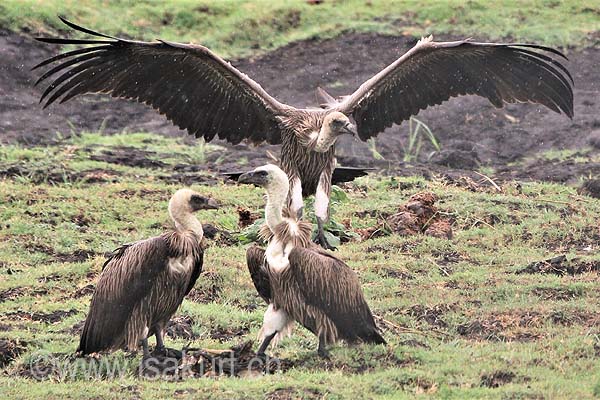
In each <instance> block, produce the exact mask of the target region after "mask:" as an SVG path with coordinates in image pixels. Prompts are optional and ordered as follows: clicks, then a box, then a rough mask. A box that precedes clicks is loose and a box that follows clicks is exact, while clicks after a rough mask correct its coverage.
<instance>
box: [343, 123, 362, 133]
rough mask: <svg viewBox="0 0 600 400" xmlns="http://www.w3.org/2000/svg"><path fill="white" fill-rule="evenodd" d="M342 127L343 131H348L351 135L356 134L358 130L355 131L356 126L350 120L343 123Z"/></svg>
mask: <svg viewBox="0 0 600 400" xmlns="http://www.w3.org/2000/svg"><path fill="white" fill-rule="evenodd" d="M342 129H343V131H344V132H343V133H349V134H350V135H352V136H356V135H357V134H358V132H356V126H355V125H354V124H352V123H350V122H348V123H347V124H346V125H344V127H343V128H342Z"/></svg>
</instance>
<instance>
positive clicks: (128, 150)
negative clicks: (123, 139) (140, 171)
mask: <svg viewBox="0 0 600 400" xmlns="http://www.w3.org/2000/svg"><path fill="white" fill-rule="evenodd" d="M156 156H157V155H156V153H155V152H153V151H145V150H140V149H136V148H135V147H113V148H111V149H110V150H102V151H101V152H100V154H92V155H91V156H90V160H94V161H104V162H107V163H110V164H118V165H126V166H128V167H139V168H163V167H165V166H167V164H165V163H164V162H162V161H160V160H156V159H154V158H153V157H156Z"/></svg>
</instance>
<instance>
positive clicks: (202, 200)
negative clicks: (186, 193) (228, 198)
mask: <svg viewBox="0 0 600 400" xmlns="http://www.w3.org/2000/svg"><path fill="white" fill-rule="evenodd" d="M190 206H191V207H192V210H193V211H198V210H217V209H219V203H218V202H217V201H216V200H215V199H212V198H210V197H205V196H200V195H198V194H194V195H193V196H192V197H191V198H190Z"/></svg>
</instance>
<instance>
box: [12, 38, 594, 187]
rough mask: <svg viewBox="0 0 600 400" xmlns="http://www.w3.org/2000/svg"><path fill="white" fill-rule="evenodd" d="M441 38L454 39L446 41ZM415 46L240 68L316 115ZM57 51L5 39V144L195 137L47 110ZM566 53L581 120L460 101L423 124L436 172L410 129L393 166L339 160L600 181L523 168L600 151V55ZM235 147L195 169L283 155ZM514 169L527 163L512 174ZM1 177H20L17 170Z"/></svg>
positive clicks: (113, 117) (362, 48)
mask: <svg viewBox="0 0 600 400" xmlns="http://www.w3.org/2000/svg"><path fill="white" fill-rule="evenodd" d="M436 39H438V40H445V39H455V38H451V37H443V36H442V37H439V36H438V37H437V38H436ZM478 39H483V38H478ZM414 44H415V38H413V37H408V36H400V37H392V36H384V35H376V34H356V33H349V34H346V35H344V36H342V37H339V38H335V39H330V40H309V41H305V42H299V43H294V44H290V45H288V46H286V47H284V48H282V49H279V50H277V51H274V52H272V53H269V54H267V55H264V56H260V57H256V58H250V59H243V60H237V61H234V62H233V64H234V65H235V66H236V67H238V68H239V69H241V70H242V71H243V72H245V73H247V74H248V75H249V76H251V77H253V78H254V79H256V80H257V81H258V82H259V83H261V84H262V85H263V86H264V87H265V89H266V90H268V91H269V92H270V93H271V94H273V95H274V96H275V97H277V98H278V99H279V100H281V101H284V102H287V103H289V104H292V105H295V106H314V105H316V98H315V94H314V91H315V88H316V87H317V86H322V87H324V88H326V89H327V90H328V91H330V92H331V93H332V94H334V95H343V94H348V93H350V92H351V91H353V90H354V89H355V88H357V87H358V86H359V85H360V84H361V83H362V82H363V81H364V80H366V79H368V78H369V77H371V76H372V75H373V74H375V73H376V72H378V71H379V70H380V69H382V68H383V67H385V66H386V65H387V64H389V63H390V62H392V61H393V60H394V59H396V58H397V57H398V56H399V55H401V54H403V53H404V52H405V51H406V50H407V49H409V48H410V47H411V46H413V45H414ZM57 51H58V49H57V48H56V47H52V46H47V45H43V44H41V43H37V42H35V41H34V40H33V39H32V38H30V37H27V36H23V35H22V34H17V33H11V32H7V31H0V52H1V53H2V55H3V57H2V58H1V59H0V142H4V143H7V142H18V143H21V144H25V145H34V144H52V143H59V142H60V141H61V137H68V136H69V135H71V134H73V133H76V132H79V131H81V130H92V131H96V130H98V129H102V130H103V131H104V132H106V133H115V132H122V131H149V132H157V133H161V134H166V135H181V136H183V137H185V136H186V134H185V133H183V132H181V131H180V130H179V129H178V128H177V127H174V126H172V125H171V124H170V123H169V122H168V121H167V120H166V119H165V118H164V117H163V116H160V115H158V114H157V113H156V112H155V111H154V110H152V109H150V108H149V107H146V106H143V105H140V104H136V103H133V102H130V101H125V100H118V99H113V98H110V97H108V96H95V95H90V96H84V97H81V98H78V99H73V100H71V101H69V102H67V103H65V104H62V105H53V106H51V107H49V108H48V109H46V110H42V109H41V107H40V106H39V105H38V100H39V97H40V94H41V91H42V88H41V87H34V86H33V84H34V82H35V80H36V79H37V77H39V75H40V72H38V71H33V72H31V71H30V68H31V67H32V66H33V65H35V64H36V63H38V62H39V61H40V60H42V59H44V58H45V57H48V56H50V55H52V54H55V53H56V52H57ZM563 51H565V52H566V53H567V55H568V56H569V59H570V62H568V63H567V66H568V68H569V70H570V71H571V72H572V74H573V77H574V79H575V118H574V119H573V120H569V119H568V118H566V117H565V116H561V115H557V114H555V113H552V112H551V111H549V110H547V109H545V108H542V107H538V106H536V105H531V104H518V105H508V106H507V107H506V108H504V109H495V108H494V107H493V106H492V105H491V104H490V103H489V102H487V100H485V99H481V98H477V97H473V96H468V97H460V98H456V99H452V100H450V101H448V102H446V103H444V104H442V105H440V106H436V107H432V108H430V109H428V110H425V111H423V112H421V113H420V115H419V119H421V120H422V121H424V122H425V123H426V124H427V125H428V126H429V127H430V128H431V129H432V131H433V132H434V134H435V135H436V136H437V137H438V139H439V140H440V142H441V144H442V151H441V152H440V153H438V154H433V155H432V156H431V160H430V163H428V164H427V165H423V164H420V163H413V164H412V165H409V164H406V163H402V162H400V160H401V159H402V154H403V152H402V146H403V144H404V143H405V141H406V135H407V130H408V126H407V125H408V124H403V125H402V126H394V127H392V128H390V129H388V130H387V131H386V132H385V133H383V134H381V135H380V136H379V138H378V141H377V151H378V152H379V153H381V154H382V155H383V156H384V157H385V160H375V159H374V158H373V157H372V155H371V152H370V150H369V149H368V147H367V145H366V144H365V143H362V142H356V141H353V140H351V139H350V138H345V139H344V140H343V141H342V143H341V145H340V146H339V147H338V158H339V160H340V161H341V163H342V164H343V165H348V166H376V167H378V168H381V169H390V170H392V171H393V172H394V173H398V172H401V173H410V174H415V173H416V174H419V173H421V174H423V175H425V176H428V175H430V174H431V173H432V171H433V172H434V173H437V172H440V171H448V170H449V169H450V170H451V169H458V170H461V169H462V170H472V169H474V168H477V167H478V166H480V165H486V166H492V167H494V168H496V174H495V175H494V176H495V177H497V178H498V179H508V180H511V179H517V180H523V179H532V180H549V181H557V182H566V183H577V182H578V178H579V177H580V176H594V175H596V176H597V175H598V174H599V173H600V163H597V162H588V163H577V162H573V161H570V160H567V161H559V160H545V161H540V160H533V161H527V162H525V161H524V159H526V158H527V160H530V156H532V155H534V154H536V153H538V152H539V151H542V150H548V149H565V148H569V149H572V148H577V149H579V148H584V147H587V146H591V147H592V148H597V147H598V146H600V101H599V100H598V98H599V93H600V80H598V76H597V66H598V65H599V64H600V49H599V48H597V47H594V48H587V49H583V50H574V49H563ZM57 132H60V136H57ZM188 139H189V140H190V141H191V140H193V139H192V138H188ZM226 147H227V149H228V151H226V152H224V154H219V155H218V156H217V157H215V158H214V159H211V158H210V157H209V158H208V159H207V161H206V163H205V164H204V165H197V166H196V165H195V166H191V167H192V168H194V169H200V170H218V171H223V170H235V169H239V160H240V159H245V160H248V161H249V162H248V163H247V164H245V168H248V167H249V166H253V165H259V164H261V163H264V162H266V161H267V157H266V155H265V150H267V149H271V150H274V151H275V153H276V154H277V149H276V148H274V147H273V146H261V147H258V148H254V147H251V146H248V145H243V144H242V145H237V146H230V145H226ZM431 150H432V149H431V148H428V147H427V146H425V148H424V151H423V152H422V156H421V158H420V161H421V162H425V161H427V159H428V158H429V157H428V155H429V153H430V151H431ZM528 157H529V158H528ZM101 158H103V159H105V160H110V161H111V162H115V163H123V162H133V161H136V162H137V161H139V162H141V163H148V162H149V161H147V160H148V158H147V157H142V158H141V159H139V160H133V161H131V158H123V157H122V154H116V153H115V154H104V155H101ZM217 158H219V162H218V163H216V160H217ZM514 162H519V163H518V164H517V165H508V164H509V163H514ZM158 163H160V161H158ZM150 164H152V165H147V166H148V167H150V168H152V167H155V166H157V165H156V160H153V161H151V162H150ZM187 168H190V167H187ZM19 172H21V171H19ZM194 172H196V171H195V170H194V171H192V170H189V171H187V170H186V168H185V166H182V170H181V171H174V174H173V175H172V176H168V177H165V180H173V181H177V182H181V183H185V184H188V183H194V182H192V181H191V180H192V179H193V178H194V177H197V176H198V174H195V173H194ZM1 173H2V174H3V175H10V174H11V172H10V171H8V172H7V171H3V172H1ZM204 183H210V182H204Z"/></svg>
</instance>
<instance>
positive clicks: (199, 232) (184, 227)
mask: <svg viewBox="0 0 600 400" xmlns="http://www.w3.org/2000/svg"><path fill="white" fill-rule="evenodd" d="M169 214H171V219H172V220H173V222H174V223H175V230H176V231H177V232H184V231H192V232H193V233H194V234H196V236H198V240H202V237H203V236H204V230H203V229H202V224H201V223H200V221H198V218H196V216H195V215H194V214H192V213H191V212H189V211H187V210H185V209H182V208H180V207H176V205H174V206H171V207H169Z"/></svg>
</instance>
